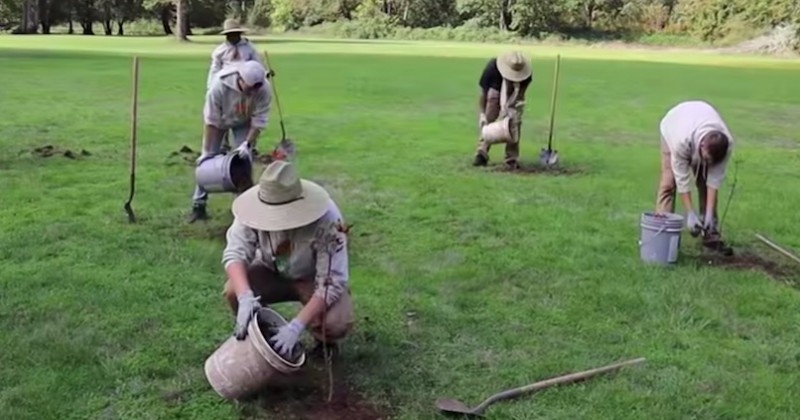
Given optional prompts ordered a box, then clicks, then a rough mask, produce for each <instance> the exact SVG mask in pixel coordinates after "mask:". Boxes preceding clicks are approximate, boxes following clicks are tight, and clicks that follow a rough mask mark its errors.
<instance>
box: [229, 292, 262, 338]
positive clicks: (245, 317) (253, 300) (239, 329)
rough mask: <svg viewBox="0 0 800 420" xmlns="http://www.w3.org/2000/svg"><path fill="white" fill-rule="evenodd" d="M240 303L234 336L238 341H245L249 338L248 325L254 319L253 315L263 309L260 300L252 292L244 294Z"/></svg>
mask: <svg viewBox="0 0 800 420" xmlns="http://www.w3.org/2000/svg"><path fill="white" fill-rule="evenodd" d="M237 300H238V301H239V310H238V311H237V313H236V326H235V327H234V329H233V335H234V336H235V337H236V339H237V340H244V338H245V337H247V325H248V324H249V323H250V320H251V319H253V314H254V313H255V312H256V311H258V310H259V309H261V303H260V302H259V301H258V298H257V297H255V296H253V291H252V290H249V289H248V290H247V291H245V292H242V294H240V295H239V296H238V298H237Z"/></svg>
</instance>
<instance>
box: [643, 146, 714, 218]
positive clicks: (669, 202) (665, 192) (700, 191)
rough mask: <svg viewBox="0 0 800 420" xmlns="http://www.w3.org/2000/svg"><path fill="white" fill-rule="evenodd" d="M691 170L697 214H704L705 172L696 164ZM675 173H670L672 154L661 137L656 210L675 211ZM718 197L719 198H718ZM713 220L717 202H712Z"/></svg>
mask: <svg viewBox="0 0 800 420" xmlns="http://www.w3.org/2000/svg"><path fill="white" fill-rule="evenodd" d="M692 172H694V173H695V185H696V186H697V196H698V200H699V203H698V204H699V205H700V214H699V216H701V217H702V216H704V215H705V214H706V197H707V195H708V189H707V187H706V174H705V172H704V171H702V170H699V168H698V165H692ZM675 195H676V186H675V174H673V173H672V154H671V153H670V151H669V147H667V143H666V142H665V141H664V139H663V138H662V139H661V180H660V181H659V183H658V194H657V195H656V212H659V213H674V212H675ZM718 199H719V198H718ZM714 220H719V218H718V217H717V203H714Z"/></svg>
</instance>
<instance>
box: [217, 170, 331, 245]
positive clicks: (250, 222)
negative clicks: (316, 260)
mask: <svg viewBox="0 0 800 420" xmlns="http://www.w3.org/2000/svg"><path fill="white" fill-rule="evenodd" d="M329 201H330V195H329V194H328V192H327V191H325V189H324V188H322V187H321V186H319V185H317V184H315V183H314V182H311V181H308V180H305V179H300V178H299V177H298V176H297V172H296V171H295V169H294V165H292V164H291V163H289V162H286V161H282V160H278V161H275V162H272V163H271V164H270V165H269V166H267V168H266V169H264V172H263V173H262V174H261V178H260V179H259V181H258V185H256V186H254V187H251V188H250V189H248V190H247V191H245V192H244V193H242V194H241V195H240V196H239V197H236V199H235V200H234V201H233V207H232V209H231V210H232V211H233V215H234V217H236V219H237V220H239V222H240V223H242V224H244V225H245V226H247V227H250V228H252V229H257V230H265V231H281V230H289V229H295V228H299V227H302V226H306V225H309V224H311V223H313V222H315V221H317V220H318V219H319V218H321V217H322V216H323V215H324V214H325V212H326V211H327V210H328V204H329Z"/></svg>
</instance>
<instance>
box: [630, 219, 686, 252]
mask: <svg viewBox="0 0 800 420" xmlns="http://www.w3.org/2000/svg"><path fill="white" fill-rule="evenodd" d="M639 225H640V227H641V233H640V237H639V256H640V258H641V259H642V261H644V262H646V263H654V264H661V265H670V264H674V263H675V262H677V261H678V250H679V249H680V245H681V231H682V230H683V216H681V215H679V214H675V213H665V214H663V215H656V214H655V213H643V214H642V216H641V219H640V223H639Z"/></svg>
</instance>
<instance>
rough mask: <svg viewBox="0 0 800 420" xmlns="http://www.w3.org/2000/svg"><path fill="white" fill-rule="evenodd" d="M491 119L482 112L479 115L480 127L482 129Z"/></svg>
mask: <svg viewBox="0 0 800 420" xmlns="http://www.w3.org/2000/svg"><path fill="white" fill-rule="evenodd" d="M488 123H489V120H487V119H486V114H485V113H483V112H481V116H480V117H478V129H479V130H480V129H481V128H483V126H484V125H486V124H488Z"/></svg>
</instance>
